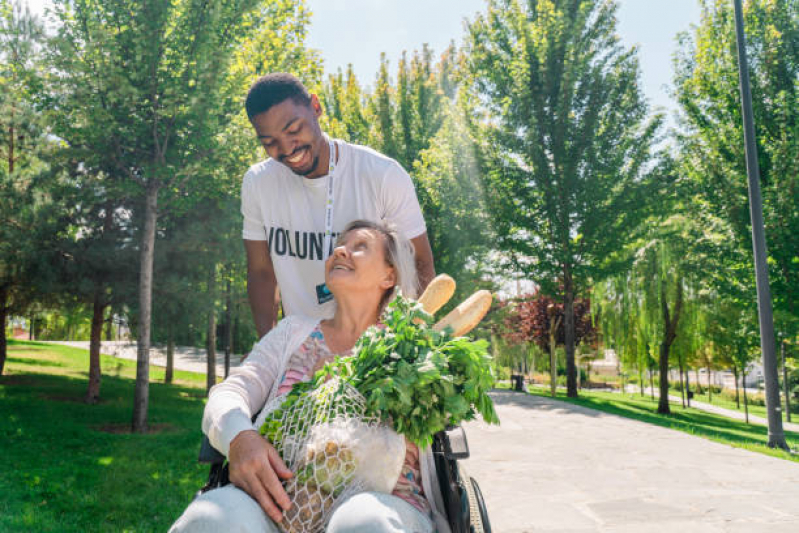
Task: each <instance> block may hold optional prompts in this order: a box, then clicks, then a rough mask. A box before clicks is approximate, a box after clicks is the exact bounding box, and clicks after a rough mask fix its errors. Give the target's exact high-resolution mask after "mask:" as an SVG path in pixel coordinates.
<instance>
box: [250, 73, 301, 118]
mask: <svg viewBox="0 0 799 533" xmlns="http://www.w3.org/2000/svg"><path fill="white" fill-rule="evenodd" d="M289 98H291V99H292V100H294V102H295V103H297V104H299V105H310V103H311V95H310V93H309V92H308V89H306V88H305V85H303V84H302V82H301V81H300V80H299V79H297V77H296V76H292V75H291V74H287V73H285V72H275V73H273V74H267V75H265V76H261V77H260V78H258V79H257V80H255V83H253V84H252V87H250V91H249V92H248V93H247V100H246V101H245V102H244V107H245V109H246V110H247V116H248V117H249V118H250V120H252V118H253V117H254V116H255V115H260V114H261V113H265V112H266V111H269V109H271V108H272V107H273V106H276V105H277V104H280V103H282V102H284V101H286V100H288V99H289Z"/></svg>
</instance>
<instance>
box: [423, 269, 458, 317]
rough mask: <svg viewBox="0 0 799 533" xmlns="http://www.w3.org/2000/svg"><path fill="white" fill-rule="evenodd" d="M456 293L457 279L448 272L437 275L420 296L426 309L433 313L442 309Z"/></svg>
mask: <svg viewBox="0 0 799 533" xmlns="http://www.w3.org/2000/svg"><path fill="white" fill-rule="evenodd" d="M453 294H455V280H454V279H452V278H451V277H449V276H447V275H446V274H441V275H439V276H436V277H435V278H434V279H433V281H431V282H430V284H429V285H428V286H427V288H426V289H425V291H424V294H422V296H421V297H420V298H419V303H420V304H422V307H423V308H424V310H425V311H426V312H428V313H430V314H431V315H434V314H435V313H436V311H438V310H439V309H441V308H442V307H443V306H444V304H446V303H447V302H448V301H449V299H450V298H452V295H453Z"/></svg>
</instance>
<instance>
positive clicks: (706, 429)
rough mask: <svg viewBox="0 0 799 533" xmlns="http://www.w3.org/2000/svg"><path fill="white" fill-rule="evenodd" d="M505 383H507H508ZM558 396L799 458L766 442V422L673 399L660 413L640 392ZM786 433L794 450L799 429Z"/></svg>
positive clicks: (541, 391)
mask: <svg viewBox="0 0 799 533" xmlns="http://www.w3.org/2000/svg"><path fill="white" fill-rule="evenodd" d="M505 386H506V387H507V385H505ZM529 391H530V394H535V395H536V396H544V397H549V388H548V387H546V388H542V387H536V386H533V387H530V388H529ZM557 399H558V400H562V401H565V402H569V403H573V404H576V405H581V406H583V407H588V408H591V409H596V410H597V411H603V412H606V413H611V414H614V415H619V416H623V417H625V418H632V419H635V420H640V421H642V422H647V423H649V424H656V425H658V426H663V427H667V428H671V429H676V430H678V431H684V432H686V433H690V434H692V435H697V436H700V437H705V438H708V439H711V440H715V441H717V442H722V443H724V444H729V445H731V446H735V447H738V448H744V449H747V450H751V451H754V452H759V453H764V454H767V455H771V456H774V457H780V458H782V459H788V460H791V461H797V462H799V454H795V453H794V454H789V453H787V452H784V451H782V450H774V449H771V448H769V447H768V446H767V445H766V443H767V442H768V432H767V430H766V427H765V426H761V425H756V424H746V423H745V422H743V421H739V420H734V419H731V418H727V417H723V416H720V415H716V414H713V413H707V412H705V411H700V410H699V409H694V408H693V407H691V408H686V409H683V408H682V405H681V404H679V403H674V402H671V403H670V405H671V411H672V414H670V415H659V414H657V412H656V410H657V399H655V400H652V398H650V397H649V396H644V397H641V396H640V395H639V394H620V393H612V392H593V391H586V390H582V391H580V397H579V398H568V397H567V396H566V393H565V391H558V394H557ZM785 436H786V440H787V441H788V445H789V446H790V447H791V448H793V449H794V450H796V449H798V448H799V433H793V432H786V433H785Z"/></svg>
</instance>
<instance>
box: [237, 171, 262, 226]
mask: <svg viewBox="0 0 799 533" xmlns="http://www.w3.org/2000/svg"><path fill="white" fill-rule="evenodd" d="M254 180H255V176H254V175H253V173H252V171H248V172H247V173H246V174H245V175H244V181H243V182H242V184H241V214H242V216H243V217H244V228H243V230H242V232H241V236H242V237H243V238H244V239H246V240H248V241H265V240H267V237H266V228H265V227H264V220H263V216H261V209H260V207H259V205H258V193H257V191H256V189H255V183H254Z"/></svg>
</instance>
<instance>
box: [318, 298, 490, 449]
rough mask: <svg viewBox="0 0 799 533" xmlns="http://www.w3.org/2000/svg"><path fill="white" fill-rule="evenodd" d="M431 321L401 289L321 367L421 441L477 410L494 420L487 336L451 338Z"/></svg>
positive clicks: (376, 412) (371, 408) (427, 441)
mask: <svg viewBox="0 0 799 533" xmlns="http://www.w3.org/2000/svg"><path fill="white" fill-rule="evenodd" d="M432 322H433V317H432V316H430V315H429V314H427V313H425V311H424V310H423V309H422V306H421V305H419V304H418V303H417V302H415V301H413V300H408V299H405V298H403V297H402V296H401V295H399V296H397V297H396V298H395V299H394V300H393V301H392V302H391V303H390V304H389V305H388V307H387V309H386V311H385V313H384V315H383V321H382V324H381V325H377V326H373V327H371V328H369V329H368V330H367V331H366V332H365V333H364V334H363V335H362V336H361V338H360V339H359V340H358V342H357V344H356V345H355V351H354V355H352V356H350V357H344V358H339V359H338V360H336V361H334V362H332V363H329V364H328V365H326V367H325V368H324V369H322V370H321V371H320V372H319V375H322V376H326V375H338V376H340V377H342V378H343V379H344V380H345V381H347V382H349V383H350V384H351V385H353V386H354V387H355V388H356V389H357V390H358V391H360V393H361V394H363V395H364V396H365V397H366V402H367V409H368V411H369V412H370V414H374V415H376V416H379V417H380V418H381V419H383V420H385V421H388V422H390V423H391V424H393V427H394V429H395V430H396V431H397V432H398V433H401V434H403V435H405V436H406V437H408V439H409V440H410V441H412V442H414V443H415V444H417V445H418V446H420V447H425V446H427V445H429V444H431V443H432V441H433V435H435V434H436V433H437V432H439V431H441V430H443V429H445V428H446V427H448V426H455V425H458V424H460V423H461V422H463V421H467V420H472V419H473V418H474V417H475V415H476V414H477V413H480V415H481V416H482V417H483V419H484V420H485V421H486V422H488V423H493V424H496V423H499V419H498V418H497V414H496V412H495V411H494V404H493V402H492V401H491V398H490V397H489V396H488V391H489V390H490V389H491V387H492V386H493V385H494V376H493V373H492V370H491V357H490V356H489V355H488V353H487V350H486V348H487V345H488V344H487V343H486V342H485V341H483V340H480V341H471V340H469V339H468V338H466V337H455V338H453V337H452V336H451V335H450V334H451V331H450V330H445V331H444V332H436V331H434V330H433V329H432V327H431V325H432ZM317 377H318V376H317Z"/></svg>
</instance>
